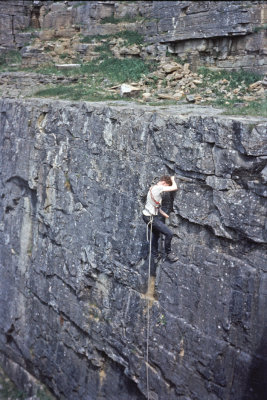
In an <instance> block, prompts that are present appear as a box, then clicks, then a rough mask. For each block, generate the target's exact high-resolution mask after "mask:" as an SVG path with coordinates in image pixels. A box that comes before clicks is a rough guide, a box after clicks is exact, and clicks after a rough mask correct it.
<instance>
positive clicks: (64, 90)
mask: <svg viewBox="0 0 267 400" xmlns="http://www.w3.org/2000/svg"><path fill="white" fill-rule="evenodd" d="M150 68H151V65H150V64H148V63H146V62H144V61H143V60H142V59H137V58H136V59H135V58H134V59H133V58H124V59H118V58H114V57H106V56H104V57H102V58H99V59H98V60H94V61H92V62H89V63H87V64H83V65H82V66H81V68H79V69H72V70H62V71H58V70H57V69H56V68H55V67H53V66H51V67H46V69H45V70H44V69H39V70H38V72H39V73H44V72H46V73H56V74H63V75H74V74H75V75H83V77H84V78H83V81H82V82H79V83H77V84H74V85H68V86H63V85H57V86H53V87H50V88H47V89H43V90H40V91H38V92H37V93H35V95H37V96H41V97H43V96H44V97H57V98H60V99H70V100H87V101H103V100H118V99H121V97H120V95H119V94H118V93H111V92H109V91H107V89H106V88H105V87H106V86H113V85H116V84H120V83H123V82H132V81H139V80H140V78H141V77H142V76H143V75H146V74H147V73H149V72H150V71H151V69H150ZM107 82H108V83H107Z"/></svg>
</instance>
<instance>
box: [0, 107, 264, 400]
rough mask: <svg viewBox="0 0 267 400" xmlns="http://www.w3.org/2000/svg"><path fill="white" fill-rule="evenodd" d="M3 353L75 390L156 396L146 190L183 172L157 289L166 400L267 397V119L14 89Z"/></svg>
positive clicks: (7, 142) (9, 112) (58, 390)
mask: <svg viewBox="0 0 267 400" xmlns="http://www.w3.org/2000/svg"><path fill="white" fill-rule="evenodd" d="M0 113H1V114H0V115H1V120H0V125H1V139H0V140H1V142H0V146H1V153H0V154H1V170H0V179H1V180H0V191H1V201H2V205H1V209H0V212H1V214H0V215H1V222H0V230H1V235H0V268H1V271H0V273H1V281H0V302H1V305H0V310H1V312H0V338H1V340H0V352H1V353H2V354H3V356H4V357H5V360H6V362H8V361H7V360H9V359H10V360H12V361H13V362H15V363H17V364H19V365H20V366H21V367H22V368H24V369H25V370H27V371H28V372H29V373H30V374H32V375H33V376H35V377H36V378H38V379H40V380H41V381H42V382H43V383H45V384H46V385H47V386H48V387H50V389H51V390H52V391H53V392H54V394H55V395H56V396H57V397H58V398H60V399H69V400H70V399H71V400H78V399H79V400H80V399H94V400H95V399H109V400H112V399H114V400H115V399H116V400H118V399H123V400H126V399H131V400H132V399H138V400H140V399H144V398H146V363H145V353H146V326H147V325H146V312H147V308H146V307H147V300H146V295H145V293H146V291H147V279H148V276H147V260H146V250H147V249H146V242H145V226H144V223H143V221H142V219H141V210H142V207H143V205H142V201H141V198H142V196H143V195H144V194H145V193H146V190H147V188H148V186H149V184H150V183H151V181H152V179H153V178H154V177H155V176H159V175H161V174H162V173H170V174H175V175H176V176H177V175H179V176H184V177H187V178H188V179H187V180H186V181H184V180H183V181H182V180H181V181H178V184H179V190H178V191H177V193H176V194H175V195H174V198H173V204H172V205H171V206H170V208H171V209H172V210H173V211H172V214H171V218H170V220H171V221H170V223H171V226H172V229H173V230H174V232H175V234H176V236H175V240H174V246H173V249H174V251H175V253H176V254H177V255H178V256H179V261H178V262H176V263H174V264H169V263H167V262H162V263H161V264H160V265H159V267H158V269H157V278H156V289H155V292H154V293H152V294H151V293H150V296H151V295H152V296H153V297H154V299H153V301H150V318H151V320H150V345H149V387H150V391H151V398H153V399H159V400H166V399H168V400H174V399H181V400H189V399H195V400H203V399H205V400H219V399H220V400H224V399H227V398H231V399H235V400H252V399H253V400H260V399H261V400H262V399H263V398H265V397H266V393H267V391H266V389H267V388H266V383H265V381H264V379H262V377H264V374H266V371H267V357H266V324H267V321H266V306H267V304H266V299H267V296H266V294H267V280H266V272H267V267H266V265H267V263H266V248H267V243H266V242H267V235H266V195H267V193H266V156H267V150H266V140H267V135H266V127H267V120H266V119H263V118H236V117H228V116H222V115H220V111H219V110H215V109H209V108H205V107H203V108H201V107H196V106H190V105H189V106H188V107H186V106H184V107H180V108H179V107H169V108H162V109H153V108H152V107H145V106H142V107H141V106H136V105H133V104H129V103H128V104H123V103H121V105H118V106H115V105H111V104H110V105H108V104H104V103H99V104H98V105H95V104H93V103H92V104H90V103H71V102H63V101H61V102H52V101H50V102H47V101H41V100H37V99H33V100H27V101H26V100H24V101H18V100H11V99H4V100H2V101H1V103H0Z"/></svg>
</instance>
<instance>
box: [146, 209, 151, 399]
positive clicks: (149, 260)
mask: <svg viewBox="0 0 267 400" xmlns="http://www.w3.org/2000/svg"><path fill="white" fill-rule="evenodd" d="M152 224H153V215H151V217H150V221H149V222H148V224H147V238H148V229H149V225H150V238H149V256H148V279H147V287H149V280H150V270H151V253H152ZM149 320H150V315H149V298H147V337H146V387H147V399H148V400H150V395H149V373H148V351H149V329H150V321H149Z"/></svg>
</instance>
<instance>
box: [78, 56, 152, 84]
mask: <svg viewBox="0 0 267 400" xmlns="http://www.w3.org/2000/svg"><path fill="white" fill-rule="evenodd" d="M81 72H82V73H85V74H87V75H90V74H97V75H99V76H102V77H106V78H109V79H110V80H111V81H112V82H113V83H114V84H116V83H123V82H130V81H138V80H139V79H140V78H141V76H142V75H143V74H147V73H149V72H150V66H149V64H148V63H146V62H144V61H143V60H142V59H138V58H123V59H118V58H115V57H113V58H112V57H105V58H103V59H102V60H99V63H97V62H91V63H88V64H84V65H83V66H82V67H81Z"/></svg>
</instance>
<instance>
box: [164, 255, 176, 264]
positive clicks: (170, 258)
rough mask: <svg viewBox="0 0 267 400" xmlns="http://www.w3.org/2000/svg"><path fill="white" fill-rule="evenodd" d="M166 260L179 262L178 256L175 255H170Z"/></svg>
mask: <svg viewBox="0 0 267 400" xmlns="http://www.w3.org/2000/svg"><path fill="white" fill-rule="evenodd" d="M166 260H167V261H169V262H172V263H173V262H175V261H177V260H178V256H176V255H175V254H174V253H168V254H167V256H166Z"/></svg>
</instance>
